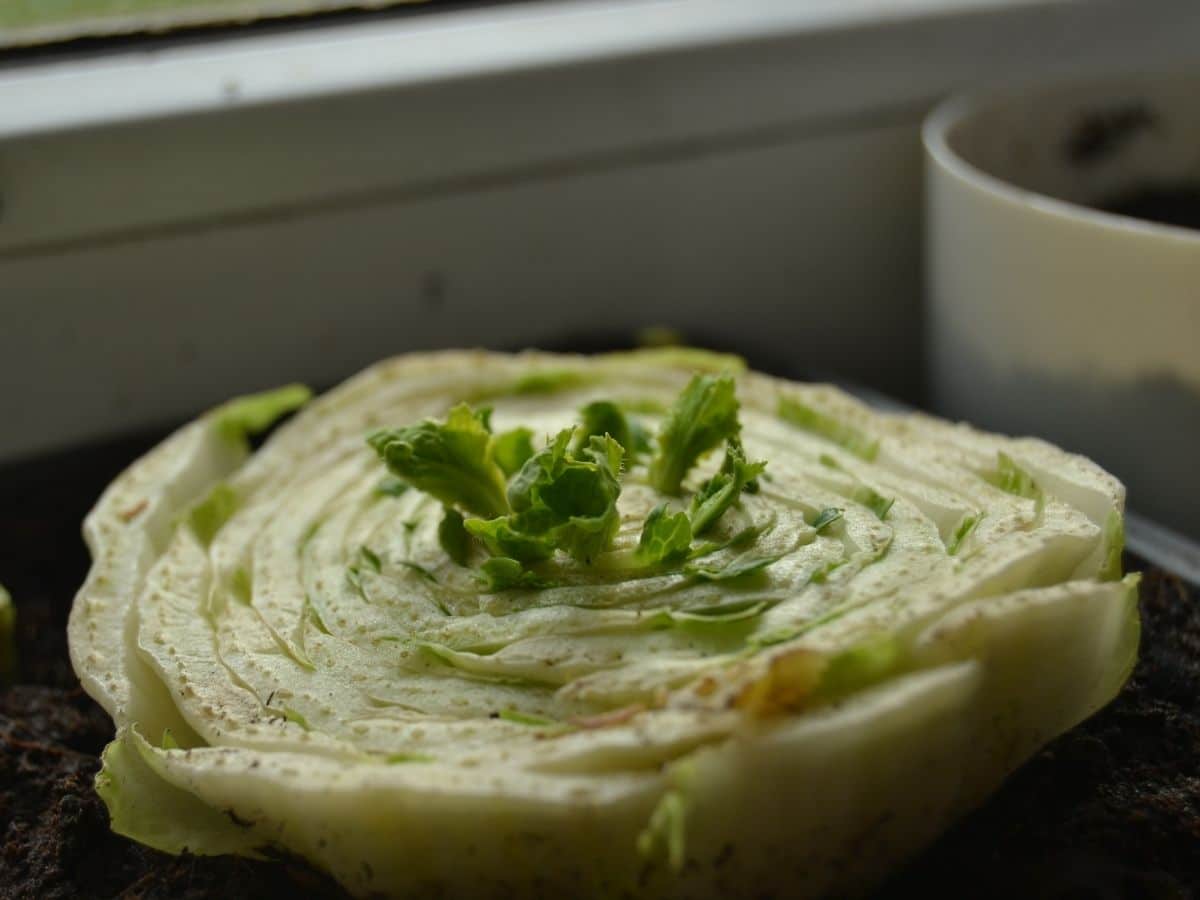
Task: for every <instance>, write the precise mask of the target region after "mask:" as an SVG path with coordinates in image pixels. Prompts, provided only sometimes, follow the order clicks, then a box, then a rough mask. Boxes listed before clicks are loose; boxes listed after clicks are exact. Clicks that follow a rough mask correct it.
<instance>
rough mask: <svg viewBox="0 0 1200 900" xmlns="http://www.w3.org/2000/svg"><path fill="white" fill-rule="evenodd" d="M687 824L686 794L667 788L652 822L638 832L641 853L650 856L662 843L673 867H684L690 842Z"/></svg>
mask: <svg viewBox="0 0 1200 900" xmlns="http://www.w3.org/2000/svg"><path fill="white" fill-rule="evenodd" d="M686 826H687V804H686V802H685V801H684V799H683V794H682V793H681V792H680V791H678V790H670V791H667V792H666V793H665V794H663V796H662V799H661V800H659V801H658V805H657V806H655V807H654V812H653V813H651V815H650V821H649V823H647V825H646V827H645V828H644V829H643V830H642V832H641V834H639V835H638V839H637V850H638V853H639V854H640V855H641V856H642V858H644V859H651V858H652V857H653V856H654V854H655V853H656V852H657V851H658V849H659V848H660V847H661V848H663V850H664V851H665V852H666V856H667V865H668V866H669V867H670V869H671V871H672V872H679V871H681V870H682V869H683V863H684V854H685V851H686V846H687V845H686V840H687V830H686Z"/></svg>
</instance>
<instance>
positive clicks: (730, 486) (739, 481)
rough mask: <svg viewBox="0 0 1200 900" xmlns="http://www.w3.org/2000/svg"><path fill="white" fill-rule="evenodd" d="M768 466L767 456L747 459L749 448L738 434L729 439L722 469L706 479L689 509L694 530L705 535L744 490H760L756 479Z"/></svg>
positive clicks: (748, 491) (697, 533)
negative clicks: (743, 445) (755, 460)
mask: <svg viewBox="0 0 1200 900" xmlns="http://www.w3.org/2000/svg"><path fill="white" fill-rule="evenodd" d="M766 467H767V463H766V461H765V460H760V461H759V462H747V461H746V451H745V450H744V449H743V448H742V442H741V440H740V439H739V438H738V437H736V436H734V437H731V438H729V439H727V440H726V441H725V461H724V462H723V463H722V464H721V470H720V471H719V472H717V474H716V475H714V476H713V477H712V478H710V479H708V481H706V482H704V484H703V485H701V486H700V490H699V491H697V492H696V495H695V496H694V497H692V504H691V508H690V509H689V510H688V514H689V516H690V517H691V520H692V532H693V533H694V534H696V535H701V534H704V533H705V532H706V531H708V530H709V529H710V528H712V526H713V525H715V524H716V523H717V520H718V519H720V518H721V516H722V515H724V514H725V511H726V510H727V509H729V507H731V506H733V504H734V503H736V502H737V499H738V497H740V496H741V493H742V491H746V492H747V493H754V492H756V491H757V490H758V482H757V480H756V479H757V478H758V476H759V475H761V474H762V473H763V470H764V469H766Z"/></svg>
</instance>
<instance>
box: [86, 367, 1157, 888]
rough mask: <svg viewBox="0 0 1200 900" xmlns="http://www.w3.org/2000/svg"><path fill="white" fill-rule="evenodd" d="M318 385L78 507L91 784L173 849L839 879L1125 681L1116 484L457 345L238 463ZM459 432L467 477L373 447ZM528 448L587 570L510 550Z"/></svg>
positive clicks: (223, 426)
mask: <svg viewBox="0 0 1200 900" xmlns="http://www.w3.org/2000/svg"><path fill="white" fill-rule="evenodd" d="M697 372H700V373H701V374H702V375H703V376H704V377H702V378H698V379H697V378H694V376H695V374H696V373H697ZM727 376H732V378H730V377H727ZM306 397H307V395H306V394H305V393H304V392H303V391H300V390H299V389H297V388H288V389H285V390H283V391H281V392H276V393H274V394H271V395H267V396H265V397H257V398H251V399H249V400H242V401H234V402H233V403H231V404H227V405H226V406H225V407H222V408H220V409H218V410H215V411H214V412H212V413H210V414H208V415H206V416H204V417H202V418H200V419H199V420H197V421H196V422H193V423H192V424H190V425H188V426H186V427H185V428H183V429H181V430H180V431H178V432H177V433H175V434H174V435H173V436H171V437H170V438H169V439H167V440H166V441H165V442H164V443H163V444H161V445H160V446H159V447H157V448H156V449H154V450H153V451H151V452H150V453H149V454H148V455H147V456H145V457H143V458H142V459H141V460H139V461H137V462H136V463H134V464H133V466H131V467H130V468H129V470H127V471H126V472H125V473H124V474H123V475H121V476H120V477H119V478H118V479H117V480H116V482H114V484H113V485H112V486H111V487H110V488H109V489H108V491H107V492H106V493H105V494H104V496H103V497H102V499H101V500H100V502H99V504H98V505H97V506H96V508H95V510H93V512H92V513H91V515H90V516H89V517H88V519H87V522H86V526H85V534H86V538H87V542H88V545H89V547H90V549H91V552H92V556H93V567H92V570H91V573H90V575H89V577H88V579H87V582H86V584H85V585H84V586H83V588H82V590H81V591H80V593H79V596H78V598H77V600H76V602H75V606H74V609H73V613H72V616H71V622H70V641H71V654H72V660H73V662H74V665H75V668H76V671H77V672H78V673H79V676H80V679H81V680H82V682H83V684H84V687H85V688H86V689H87V690H88V692H89V693H90V694H91V695H92V696H93V697H95V698H96V699H97V700H98V701H99V702H100V703H101V704H102V705H103V706H104V708H105V709H106V710H107V711H108V712H109V713H110V715H111V716H112V717H113V720H114V722H115V724H116V729H117V733H116V738H115V740H114V741H113V743H112V744H111V745H110V746H109V748H108V749H107V751H106V752H105V756H104V769H103V771H102V772H101V774H100V775H99V777H98V780H97V784H98V789H99V791H100V793H101V795H102V796H103V798H104V800H105V802H106V803H107V804H108V807H109V811H110V814H111V817H112V825H113V828H114V829H115V830H117V831H119V832H120V833H122V834H126V835H129V836H130V837H133V838H135V839H137V840H139V841H142V842H144V843H146V844H149V845H151V846H153V847H157V848H159V849H162V850H166V851H169V852H182V851H184V850H187V851H189V852H191V853H196V854H222V853H241V854H246V855H265V854H270V853H273V852H286V853H288V854H292V855H295V856H300V857H304V858H306V859H308V860H309V861H311V862H312V863H313V864H314V865H316V866H319V867H321V868H323V869H326V870H328V871H329V872H331V873H332V874H333V875H334V876H335V877H336V878H337V879H338V880H339V881H340V882H341V883H342V884H343V885H345V887H346V888H347V889H349V890H350V891H351V892H352V893H354V894H358V895H363V896H367V895H372V896H373V895H393V896H447V897H486V896H544V897H564V896H574V897H581V896H627V895H633V896H686V897H741V896H746V897H760V896H768V895H775V896H789V897H802V896H817V895H821V894H825V893H829V892H837V893H839V894H841V893H847V892H850V893H852V892H855V891H860V890H863V889H865V888H867V887H869V886H870V885H871V884H873V883H875V882H876V881H877V880H878V879H879V878H880V877H882V876H883V875H884V874H885V873H886V872H887V871H888V870H889V868H891V867H893V866H894V865H896V864H897V863H898V862H899V861H902V860H903V859H904V858H906V857H907V856H909V855H911V854H912V853H913V852H914V851H915V850H916V849H918V848H919V847H921V846H922V845H924V844H926V843H928V842H929V841H930V840H932V839H933V838H934V837H935V836H936V835H937V834H938V832H939V831H940V830H942V829H943V828H944V827H946V825H947V824H948V823H950V822H951V821H952V820H953V819H954V818H955V817H956V816H958V815H960V814H961V813H962V812H964V811H965V810H967V809H969V808H971V807H972V806H973V805H976V804H978V803H979V802H980V801H981V800H982V799H983V798H984V797H985V796H986V795H987V794H988V793H989V792H990V791H991V790H993V789H994V788H995V787H996V785H997V784H998V783H999V782H1000V780H1001V779H1003V777H1004V776H1005V775H1006V774H1007V773H1008V772H1009V771H1011V770H1012V769H1013V768H1014V767H1015V766H1017V765H1018V764H1019V763H1020V762H1021V761H1022V760H1024V759H1025V758H1027V757H1028V756H1029V755H1030V754H1031V753H1032V752H1034V750H1036V749H1037V748H1038V747H1039V746H1041V745H1042V744H1043V743H1045V742H1046V741H1047V740H1049V739H1050V738H1051V737H1053V736H1054V735H1056V734H1058V733H1060V732H1062V731H1063V730H1065V729H1067V728H1069V727H1071V726H1072V725H1074V724H1075V723H1076V722H1078V721H1080V720H1081V719H1083V718H1084V717H1086V716H1088V715H1089V714H1091V713H1092V712H1094V711H1095V710H1096V709H1098V708H1099V707H1100V706H1102V705H1103V704H1104V703H1106V702H1107V701H1108V700H1109V699H1110V698H1112V696H1113V695H1114V694H1115V693H1116V692H1117V690H1118V689H1119V688H1120V686H1121V685H1122V683H1123V682H1124V680H1125V678H1126V677H1127V676H1128V673H1129V671H1130V668H1131V666H1132V664H1133V659H1134V656H1135V654H1136V648H1137V635H1138V620H1137V614H1136V605H1135V591H1134V586H1133V583H1132V581H1131V580H1130V579H1125V580H1119V574H1120V573H1119V553H1120V546H1119V543H1120V536H1121V527H1120V526H1121V512H1122V506H1123V501H1124V491H1123V488H1122V487H1121V485H1120V484H1119V483H1118V482H1117V481H1116V480H1115V479H1114V478H1112V477H1111V476H1110V475H1108V474H1107V473H1106V472H1104V471H1102V470H1101V469H1100V468H1098V467H1097V466H1095V465H1094V464H1092V463H1091V462H1089V461H1087V460H1085V459H1083V458H1081V457H1078V456H1073V455H1070V454H1067V453H1065V452H1063V451H1061V450H1058V449H1056V448H1055V447H1052V446H1050V445H1048V444H1046V443H1043V442H1041V441H1038V440H1032V439H1010V438H1004V437H999V436H995V435H989V434H983V433H980V432H978V431H975V430H972V429H971V428H969V427H967V426H963V425H952V424H949V423H946V422H942V421H939V420H936V419H933V418H930V417H926V416H922V415H883V414H879V413H875V412H872V411H871V410H869V409H868V408H866V407H864V406H863V405H861V404H860V403H858V402H856V401H855V400H853V399H851V398H850V397H848V396H846V395H844V394H843V393H841V392H839V391H837V390H835V389H833V388H831V387H827V386H814V385H801V384H795V383H791V382H787V381H782V380H778V379H774V378H769V377H766V376H763V375H758V374H754V373H751V372H747V371H745V370H744V368H743V367H742V366H741V365H740V363H739V361H738V360H737V359H736V358H733V357H726V356H717V355H713V354H706V353H702V352H696V351H683V350H668V351H653V352H651V351H645V352H639V353H629V354H612V355H607V356H598V357H577V356H557V355H548V354H538V353H527V354H521V355H503V354H491V353H484V352H448V353H437V354H425V355H413V356H405V357H399V358H396V359H393V360H389V361H386V362H383V363H380V364H378V365H376V366H375V367H373V368H371V369H369V370H367V371H366V372H364V373H363V374H361V375H359V376H357V377H355V378H353V379H351V380H350V381H348V382H347V383H345V384H344V385H342V386H341V387H339V388H337V389H335V390H333V391H331V392H329V393H328V394H325V395H324V396H321V397H319V398H317V399H316V400H314V401H313V402H311V403H309V404H308V405H307V406H305V407H304V408H303V409H301V411H300V412H299V413H298V414H296V415H295V417H294V418H293V419H291V420H290V421H289V422H287V423H285V424H283V425H282V426H280V427H279V428H278V429H277V430H276V431H275V433H274V434H272V435H271V436H270V437H269V439H268V440H267V441H266V442H265V443H264V444H263V446H262V447H261V448H260V449H258V450H256V451H254V452H251V450H250V449H249V445H248V444H247V442H246V440H245V433H246V431H247V430H252V429H255V428H262V427H264V426H266V425H267V424H268V423H269V420H270V418H271V416H272V415H273V414H278V413H283V412H287V411H289V410H291V409H292V408H294V407H295V406H296V405H297V404H299V403H302V402H303V401H304V400H305V399H306ZM456 410H457V411H456ZM706 416H707V417H709V421H708V422H707V424H706V422H705V421H702V419H704V417H706ZM422 422H425V423H426V424H424V425H419V424H416V423H422ZM443 422H450V423H451V424H449V425H446V426H442V425H439V424H437V423H443ZM451 426H453V427H454V428H458V429H460V433H456V434H459V435H460V437H461V440H462V441H465V442H466V443H460V444H457V445H455V446H456V447H458V450H455V451H454V452H459V450H461V451H462V452H463V453H465V454H467V456H471V454H475V455H474V456H473V457H471V458H472V459H473V462H472V463H471V465H473V466H474V469H473V472H474V474H473V475H472V478H474V481H473V483H472V484H471V485H469V486H464V487H463V490H462V491H455V490H454V485H453V483H452V482H447V481H446V480H445V477H443V476H444V475H445V473H444V472H441V471H439V472H438V473H437V478H440V479H441V480H437V478H433V476H430V475H429V474H428V470H421V472H422V473H424V474H420V475H419V476H414V481H413V482H412V483H409V482H406V481H405V480H403V479H402V478H397V476H396V473H395V472H394V471H389V469H388V468H387V466H385V464H384V462H383V461H381V454H382V455H383V457H384V458H385V459H386V458H388V452H389V451H388V450H387V448H388V447H391V448H393V449H392V451H390V452H393V461H394V462H395V467H396V468H399V469H401V470H404V466H406V465H407V466H411V457H410V456H405V455H404V454H409V453H410V450H409V449H404V447H401V446H400V445H399V444H397V443H396V442H397V441H401V442H402V441H403V440H409V439H410V438H411V439H413V440H415V439H416V438H417V437H419V438H420V439H422V440H425V439H426V437H427V436H428V435H435V436H437V435H438V434H439V433H438V432H437V429H438V428H450V427H451ZM573 427H574V428H575V432H574V437H573V438H571V432H570V431H569V429H571V428H573ZM397 429H408V430H407V431H403V430H402V431H396V430H397ZM564 429H567V430H568V431H564ZM613 432H617V433H618V434H616V435H613ZM381 434H382V435H385V436H384V437H379V435H381ZM604 434H608V435H610V436H611V440H610V439H609V438H605V437H604V436H603V435H604ZM373 435H375V436H376V437H374V438H372V436H373ZM386 435H392V437H390V438H389V437H387V436H386ZM413 436H416V437H413ZM422 436H425V437H422ZM442 436H444V435H442ZM556 436H559V437H557V438H556ZM460 437H456V438H455V440H459V439H460ZM568 438H571V440H570V441H568ZM618 438H619V441H620V442H618V440H617V439H618ZM368 439H371V443H370V444H369V443H368ZM438 439H439V440H440V439H441V437H438ZM556 440H558V442H559V443H558V444H555V443H554V442H555V441H556ZM621 442H623V443H621ZM371 444H374V445H375V446H372V445H371ZM589 446H590V447H591V448H592V450H591V451H588V450H587V449H585V448H587V447H589ZM464 447H466V448H468V449H466V450H464V449H463V448H464ZM397 448H398V449H397ZM471 448H473V449H471ZM681 448H682V449H681ZM442 449H445V448H442ZM435 450H436V452H442V450H441V449H437V448H435ZM430 452H431V453H432V452H434V451H430ZM588 452H592V453H593V455H592V456H588V455H587V454H588ZM676 452H678V453H679V454H680V455H679V456H678V457H676V458H674V459H668V458H667V454H669V453H676ZM572 453H574V454H576V456H571V454H572ZM394 454H400V455H399V456H395V455H394ZM538 454H541V456H538ZM451 455H453V454H451ZM601 457H603V461H602V462H601ZM446 458H449V457H446ZM406 460H407V462H406ZM539 460H542V461H543V462H544V464H545V466H546V467H547V468H546V470H545V471H546V472H550V473H551V474H550V475H546V476H545V478H546V479H547V480H546V482H545V485H544V486H543V488H542V489H543V490H544V491H552V490H557V487H556V485H557V482H554V481H552V477H554V478H556V477H558V476H557V475H556V474H554V473H558V472H560V471H566V469H567V468H570V466H576V467H577V468H578V469H579V472H581V473H582V474H581V475H580V478H579V479H577V480H576V481H575V482H572V484H574V485H575V488H573V489H578V490H584V491H586V490H590V488H587V487H586V485H587V484H591V483H594V484H597V485H602V486H603V490H604V492H605V494H604V497H603V498H601V499H602V500H603V503H599V505H595V504H594V505H595V508H596V509H598V510H600V511H601V512H600V513H597V514H596V515H597V517H598V518H597V521H602V527H601V526H596V527H597V528H601V531H600V532H598V533H599V534H600V538H599V539H596V540H591V539H589V541H588V542H587V552H566V550H565V549H564V546H562V545H559V546H555V545H554V543H553V542H552V541H551V542H549V543H542V544H538V545H537V547H536V548H535V550H536V552H534V551H529V547H528V546H526V545H518V544H517V543H515V542H516V541H517V540H518V538H517V537H514V536H513V534H512V533H509V531H505V530H504V529H505V528H508V527H509V526H510V525H512V523H513V522H516V523H517V524H516V525H513V526H512V527H513V528H516V527H518V526H520V527H525V525H524V524H522V522H520V521H518V520H517V519H516V518H512V519H511V520H508V519H505V518H504V517H503V516H504V514H506V512H507V511H508V510H509V509H510V507H511V505H512V503H513V500H514V498H515V499H516V500H517V503H516V506H517V507H518V508H519V509H520V510H525V509H527V507H526V506H522V504H528V503H530V502H532V501H530V500H528V497H533V496H535V494H536V492H534V493H530V491H531V490H532V488H531V487H530V484H531V482H529V480H528V479H529V478H532V477H534V476H538V477H541V476H540V475H539V474H538V473H537V472H535V471H533V470H532V469H529V467H530V466H534V467H536V466H537V465H542V464H543V463H542V462H539ZM572 460H575V461H574V462H572ZM589 460H591V461H590V462H589ZM764 464H765V467H764ZM589 466H591V468H589ZM553 467H558V468H553ZM596 467H599V469H597V468H596ZM552 468H553V471H551V469H552ZM600 469H603V471H600ZM527 470H528V472H527ZM407 471H410V472H415V471H417V470H416V469H412V468H411V467H410V468H409V469H408V470H407ZM530 472H532V474H529V473H530ZM598 472H599V474H597V473H598ZM605 473H608V474H605ZM522 478H524V479H526V480H525V482H524V483H523V484H522V485H520V486H518V487H514V484H515V483H516V482H517V481H520V480H521V479H522ZM589 478H590V479H592V481H590V482H589V481H587V479H589ZM614 478H617V479H619V484H615V486H614V481H613V479H614ZM506 481H507V490H508V495H507V497H506V496H505V485H506ZM579 485H585V487H583V488H580V487H579ZM468 487H469V488H470V490H467V488H468ZM430 491H432V493H430ZM435 495H436V496H435ZM547 496H549V495H547ZM456 497H466V498H468V499H469V501H470V503H471V504H472V505H473V506H474V508H473V509H472V508H467V506H466V505H465V501H464V505H463V506H462V508H459V507H456V506H455V505H454V503H455V498H456ZM614 497H615V503H616V521H615V524H614V520H613V519H612V518H611V516H610V511H605V510H610V507H609V506H607V505H605V504H611V503H612V502H613V498H614ZM538 502H541V501H538ZM580 502H581V503H583V505H584V506H586V505H587V502H588V498H587V497H584V498H583V500H581V501H580ZM514 515H515V513H514ZM489 517H490V518H489ZM564 517H565V518H564ZM563 522H569V523H575V524H576V525H578V526H579V527H580V528H583V527H584V526H585V525H587V523H586V522H583V520H581V519H577V518H570V516H569V515H568V514H567V513H563V514H562V517H560V518H559V519H554V520H553V522H552V524H553V525H554V527H555V528H557V529H559V530H558V531H548V532H546V533H547V534H555V535H559V536H561V535H562V534H564V533H566V532H563V531H562V528H563V527H565V526H563V525H562V523H563ZM580 522H583V524H580ZM526 524H527V523H526ZM543 524H544V523H543ZM572 527H574V526H572ZM587 527H591V526H587ZM510 531H511V529H510ZM693 532H694V533H693ZM518 537H519V538H520V540H533V538H530V537H529V535H527V534H525V535H519V536H518ZM568 540H570V541H576V543H575V544H572V545H571V546H572V547H574V548H575V550H578V546H579V544H578V540H579V539H578V535H572V536H570V537H569V538H568ZM514 546H516V547H517V550H516V551H514V552H516V553H517V555H519V556H520V555H522V554H524V556H523V558H522V559H515V558H512V556H511V554H508V555H499V554H498V553H497V552H492V551H497V550H504V549H505V548H512V547H514ZM522 547H523V548H524V550H522ZM525 551H528V552H525Z"/></svg>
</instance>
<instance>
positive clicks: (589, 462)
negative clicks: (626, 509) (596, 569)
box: [466, 428, 624, 563]
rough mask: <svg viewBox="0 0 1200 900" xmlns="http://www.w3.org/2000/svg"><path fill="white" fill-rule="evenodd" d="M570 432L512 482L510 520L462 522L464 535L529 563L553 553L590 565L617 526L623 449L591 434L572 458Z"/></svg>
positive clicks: (562, 434) (532, 460) (540, 453)
mask: <svg viewBox="0 0 1200 900" xmlns="http://www.w3.org/2000/svg"><path fill="white" fill-rule="evenodd" d="M573 431H574V429H570V428H567V429H564V430H562V431H560V432H559V433H558V435H557V436H556V437H555V438H554V440H552V441H551V442H550V443H549V444H547V445H546V447H544V448H543V449H542V450H540V451H538V452H537V453H535V454H534V455H533V456H532V457H530V459H529V460H528V461H527V462H526V463H525V465H524V466H522V467H521V470H520V471H519V472H518V473H517V474H516V475H515V476H514V477H513V480H512V483H511V484H510V485H509V487H508V504H509V506H510V508H511V509H512V513H511V514H510V515H507V516H503V517H498V518H496V519H492V520H490V521H480V520H477V519H468V520H467V522H466V527H467V530H468V531H469V532H470V533H472V534H474V535H475V536H476V537H478V538H480V540H482V541H483V542H484V544H485V545H486V546H487V548H488V550H489V551H490V552H492V553H493V554H495V555H497V556H508V557H512V558H514V559H518V560H522V561H526V562H531V561H535V560H537V559H545V558H548V557H549V556H550V555H551V554H552V553H553V551H554V550H556V549H557V550H563V551H565V552H566V553H569V554H570V555H571V556H572V557H574V558H575V559H577V560H579V561H580V562H583V563H590V562H591V561H592V559H593V558H594V557H595V556H596V555H597V554H599V553H602V552H604V551H605V550H607V549H608V546H609V544H611V543H612V539H613V536H614V535H615V534H616V533H617V528H618V526H619V525H620V517H619V515H618V513H617V497H618V496H620V494H621V482H620V480H619V478H618V476H619V474H620V471H621V459H622V457H623V456H624V449H623V448H622V447H621V445H620V444H619V443H618V442H617V441H615V440H613V438H611V437H608V436H604V437H598V436H595V435H593V436H592V437H590V438H588V443H587V445H586V446H585V447H583V448H582V449H581V450H580V451H579V452H578V453H573V452H571V450H570V444H571V438H572V434H573Z"/></svg>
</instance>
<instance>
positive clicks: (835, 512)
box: [812, 506, 842, 534]
mask: <svg viewBox="0 0 1200 900" xmlns="http://www.w3.org/2000/svg"><path fill="white" fill-rule="evenodd" d="M841 517H842V511H841V510H840V509H838V508H837V507H836V506H827V507H825V508H824V509H823V510H821V511H820V512H819V513H817V517H816V518H815V519H813V523H812V527H813V529H814V530H815V531H816V532H817V534H820V533H821V532H822V531H824V530H825V529H826V528H828V527H829V526H830V525H832V524H833V523H834V522H836V521H837V520H838V519H840V518H841Z"/></svg>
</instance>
